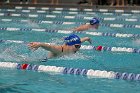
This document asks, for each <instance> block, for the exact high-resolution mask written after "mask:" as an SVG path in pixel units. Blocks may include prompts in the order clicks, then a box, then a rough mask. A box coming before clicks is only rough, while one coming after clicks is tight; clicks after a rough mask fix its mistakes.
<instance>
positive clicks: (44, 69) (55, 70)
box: [0, 62, 140, 81]
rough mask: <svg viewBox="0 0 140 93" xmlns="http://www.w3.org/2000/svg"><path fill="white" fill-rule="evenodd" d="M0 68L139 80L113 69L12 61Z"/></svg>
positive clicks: (2, 63) (136, 76)
mask: <svg viewBox="0 0 140 93" xmlns="http://www.w3.org/2000/svg"><path fill="white" fill-rule="evenodd" d="M0 67H1V68H11V69H18V70H28V71H39V72H53V73H60V74H71V75H82V76H89V77H99V78H111V79H122V80H131V81H140V74H134V73H127V72H125V73H120V72H113V71H100V70H93V69H89V70H88V69H80V68H67V67H56V66H45V65H39V66H38V65H33V64H26V63H25V64H19V63H12V62H0Z"/></svg>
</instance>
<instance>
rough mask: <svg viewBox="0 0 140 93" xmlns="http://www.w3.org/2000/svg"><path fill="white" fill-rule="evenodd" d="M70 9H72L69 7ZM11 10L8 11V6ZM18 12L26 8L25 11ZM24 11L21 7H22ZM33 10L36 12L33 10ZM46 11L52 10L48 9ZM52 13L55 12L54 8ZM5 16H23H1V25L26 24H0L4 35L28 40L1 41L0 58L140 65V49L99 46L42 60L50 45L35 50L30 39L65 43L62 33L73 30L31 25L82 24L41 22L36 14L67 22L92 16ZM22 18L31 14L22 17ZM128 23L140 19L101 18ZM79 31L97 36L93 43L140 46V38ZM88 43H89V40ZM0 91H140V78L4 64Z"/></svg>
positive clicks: (134, 68) (119, 67)
mask: <svg viewBox="0 0 140 93" xmlns="http://www.w3.org/2000/svg"><path fill="white" fill-rule="evenodd" d="M65 12H67V11H65ZM6 13H7V12H6ZM18 13H21V12H20V11H19V12H18ZM21 14H22V13H21ZM33 14H37V13H36V12H33ZM43 15H47V13H46V14H43ZM51 15H55V14H53V13H51ZM59 15H60V16H71V15H70V14H59ZM74 16H82V17H83V16H92V15H88V14H79V15H74ZM94 16H95V17H100V18H103V17H107V16H105V15H102V14H98V13H97V14H96V15H94ZM112 17H115V18H121V19H124V16H122V15H113V16H112ZM125 18H137V19H138V18H139V15H135V14H134V15H131V16H126V17H125ZM1 19H12V20H18V21H14V22H13V21H10V22H9V21H8V22H7V21H0V23H1V25H0V28H6V27H12V28H22V29H24V30H17V31H12V30H4V29H1V30H0V37H1V40H20V41H25V42H26V43H13V42H1V43H0V61H1V62H15V63H28V64H36V65H49V66H58V67H70V68H81V69H94V70H106V71H114V72H122V73H123V72H127V73H135V74H139V73H140V70H139V67H140V63H139V59H140V54H139V53H128V52H112V51H96V50H84V49H81V50H80V51H79V52H77V53H76V54H73V55H69V56H63V57H59V58H54V59H48V61H47V62H41V60H42V59H44V58H45V57H46V56H47V54H48V51H46V50H43V49H41V48H39V49H38V50H36V51H34V52H33V51H31V50H29V49H28V46H27V43H29V42H48V43H55V44H63V40H62V37H64V36H67V35H69V34H64V33H55V32H43V31H30V30H28V29H27V28H31V29H35V28H37V29H41V28H44V29H56V30H65V29H66V30H70V29H71V28H74V27H76V26H78V25H79V24H69V25H65V24H47V23H37V22H35V21H32V20H36V21H39V20H46V21H62V22H69V21H70V22H84V21H85V22H87V20H84V21H83V20H82V19H77V20H74V19H64V18H41V17H38V18H30V17H13V16H4V17H3V16H1ZM20 20H28V21H25V22H21V21H20ZM112 23H119V24H129V25H139V24H140V23H139V22H126V21H119V20H117V21H116V22H115V21H101V24H112ZM88 31H89V32H92V31H94V32H110V33H126V34H130V33H131V34H139V29H138V28H112V27H107V26H100V27H99V29H98V30H91V29H90V30H88ZM76 34H77V35H78V36H80V37H85V36H88V37H90V38H91V39H92V41H93V44H92V45H93V46H108V47H127V48H137V49H139V47H140V38H139V37H137V38H136V37H135V38H133V37H131V38H120V37H109V36H108V37H106V36H92V35H88V34H84V33H76ZM83 45H90V44H89V43H88V42H85V43H83ZM0 75H1V77H0V92H1V93H93V92H94V93H126V92H129V93H139V91H140V89H139V87H140V84H139V81H131V80H120V79H108V78H97V77H89V76H81V75H65V74H57V73H45V72H35V71H25V70H15V69H8V68H0Z"/></svg>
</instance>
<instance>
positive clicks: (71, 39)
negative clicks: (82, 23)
mask: <svg viewBox="0 0 140 93" xmlns="http://www.w3.org/2000/svg"><path fill="white" fill-rule="evenodd" d="M64 42H65V44H66V45H69V46H72V45H75V44H81V40H80V37H79V36H77V35H75V34H71V35H69V36H68V37H66V38H65V39H64Z"/></svg>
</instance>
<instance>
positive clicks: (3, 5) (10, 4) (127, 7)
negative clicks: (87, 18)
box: [0, 2, 140, 10]
mask: <svg viewBox="0 0 140 93" xmlns="http://www.w3.org/2000/svg"><path fill="white" fill-rule="evenodd" d="M15 6H22V7H51V8H53V7H54V8H55V7H63V8H79V9H84V8H88V9H109V10H116V9H118V10H140V6H125V7H123V6H105V5H104V6H101V5H92V6H91V5H78V4H58V5H56V4H50V3H37V4H30V3H29V4H19V3H2V2H0V8H14V7H15Z"/></svg>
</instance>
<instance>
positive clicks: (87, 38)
mask: <svg viewBox="0 0 140 93" xmlns="http://www.w3.org/2000/svg"><path fill="white" fill-rule="evenodd" d="M85 41H88V42H89V43H90V44H92V41H91V39H90V38H89V37H84V38H81V43H83V42H85Z"/></svg>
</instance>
